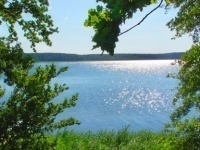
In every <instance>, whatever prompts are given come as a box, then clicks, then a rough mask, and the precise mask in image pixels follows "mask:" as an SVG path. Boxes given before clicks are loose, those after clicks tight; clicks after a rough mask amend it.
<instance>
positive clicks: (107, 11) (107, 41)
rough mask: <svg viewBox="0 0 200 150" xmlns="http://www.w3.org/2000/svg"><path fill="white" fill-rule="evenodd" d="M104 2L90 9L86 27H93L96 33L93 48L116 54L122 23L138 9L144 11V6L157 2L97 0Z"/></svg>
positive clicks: (151, 0) (150, 0) (146, 0)
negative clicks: (102, 4)
mask: <svg viewBox="0 0 200 150" xmlns="http://www.w3.org/2000/svg"><path fill="white" fill-rule="evenodd" d="M97 2H102V3H104V6H101V5H98V6H97V7H96V9H90V10H89V11H88V19H87V20H85V23H84V25H85V26H86V27H93V29H94V31H95V35H94V36H93V37H92V41H93V42H95V45H94V46H93V49H95V48H98V47H100V48H101V50H102V51H103V52H104V51H107V52H108V53H109V54H110V55H113V54H114V49H115V46H116V44H115V43H116V42H117V41H118V36H119V34H120V27H119V26H120V25H121V24H122V23H125V21H126V19H130V18H132V17H133V13H135V12H136V11H137V10H140V11H142V10H143V8H144V7H146V6H148V5H150V4H152V3H155V1H154V0H140V1H133V0H126V1H124V0H117V1H116V0H97Z"/></svg>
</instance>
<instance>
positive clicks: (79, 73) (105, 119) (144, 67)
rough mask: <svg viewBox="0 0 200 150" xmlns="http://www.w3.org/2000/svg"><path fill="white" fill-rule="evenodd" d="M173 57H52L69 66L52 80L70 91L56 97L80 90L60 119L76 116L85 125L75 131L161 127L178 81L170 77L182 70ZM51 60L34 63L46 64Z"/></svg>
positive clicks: (165, 119)
mask: <svg viewBox="0 0 200 150" xmlns="http://www.w3.org/2000/svg"><path fill="white" fill-rule="evenodd" d="M172 62H173V60H148V61H93V62H92V61H91V62H54V63H55V64H56V65H57V66H58V67H62V66H68V67H69V69H68V71H67V72H65V73H63V74H61V75H60V76H58V77H57V78H55V79H53V83H54V82H57V83H59V84H64V83H66V84H67V86H68V87H69V90H67V91H66V92H64V93H62V94H61V95H59V96H58V97H56V98H55V101H57V102H58V101H62V100H63V99H64V98H65V97H68V98H69V97H70V96H72V95H73V94H75V93H79V100H78V101H77V105H76V106H75V107H74V108H70V109H68V110H66V111H65V112H63V113H62V114H60V115H59V116H58V117H57V120H60V119H64V118H68V117H75V118H76V119H78V120H79V121H80V122H81V125H74V126H71V127H68V128H67V129H69V130H71V129H73V130H74V131H77V132H79V131H83V132H85V131H88V130H90V131H98V130H119V129H122V128H123V127H125V126H127V125H129V126H130V127H129V129H131V130H134V131H138V130H143V129H148V130H153V131H159V130H162V129H163V127H164V124H165V123H167V122H169V121H170V119H169V116H170V114H171V112H172V111H173V107H172V99H173V97H174V93H175V91H174V90H173V89H174V88H175V87H176V85H177V83H178V81H177V80H175V79H172V78H166V76H167V74H168V73H176V72H178V69H179V67H178V66H172V65H171V63H172ZM46 64H51V63H50V62H39V63H37V64H36V66H38V65H42V66H45V65H46Z"/></svg>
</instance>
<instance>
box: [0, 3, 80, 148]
mask: <svg viewBox="0 0 200 150" xmlns="http://www.w3.org/2000/svg"><path fill="white" fill-rule="evenodd" d="M48 5H49V4H48V0H39V1H38V0H31V1H27V0H9V1H8V0H2V1H0V25H1V26H2V27H3V26H4V25H5V24H6V26H4V27H7V31H3V30H2V33H1V37H0V74H1V75H2V74H3V75H4V77H3V78H4V81H5V83H6V84H8V85H9V86H12V87H13V91H12V93H11V95H10V97H9V98H8V99H5V97H3V96H4V94H5V92H6V90H5V89H2V87H0V97H3V99H1V101H0V149H53V148H55V145H56V139H55V140H53V141H49V140H48V136H47V135H46V133H48V132H53V131H54V130H56V129H60V128H62V127H66V126H68V125H73V124H78V123H79V122H78V121H77V120H76V119H74V118H68V119H64V120H61V121H59V122H55V117H56V116H57V115H58V114H60V113H61V112H63V111H64V110H65V109H66V108H69V107H73V106H75V101H76V100H77V95H74V96H72V98H70V99H67V98H66V99H64V100H63V102H61V103H54V101H53V100H54V99H55V98H56V96H58V95H59V94H60V93H62V92H64V91H65V90H67V89H68V87H67V86H66V85H65V84H63V85H58V84H54V85H52V84H51V80H52V79H53V78H55V77H57V76H58V75H59V74H60V73H62V72H64V71H66V70H67V67H63V68H60V69H56V66H55V65H53V64H52V65H49V66H46V67H41V66H39V67H37V68H36V69H35V72H33V73H32V71H31V72H30V69H33V65H34V60H33V59H32V58H31V57H29V56H24V50H23V48H22V46H21V43H20V41H19V40H18V38H19V36H18V34H19V32H20V31H19V27H21V29H22V30H21V32H23V33H24V37H26V38H27V39H28V40H29V41H30V46H31V48H32V49H33V50H34V51H36V44H37V43H40V42H45V43H46V44H47V45H49V46H51V44H52V43H51V41H50V39H49V36H50V35H51V34H53V33H55V32H57V28H54V25H53V21H52V20H51V17H50V16H49V15H48V14H47V11H48ZM21 32H20V33H21Z"/></svg>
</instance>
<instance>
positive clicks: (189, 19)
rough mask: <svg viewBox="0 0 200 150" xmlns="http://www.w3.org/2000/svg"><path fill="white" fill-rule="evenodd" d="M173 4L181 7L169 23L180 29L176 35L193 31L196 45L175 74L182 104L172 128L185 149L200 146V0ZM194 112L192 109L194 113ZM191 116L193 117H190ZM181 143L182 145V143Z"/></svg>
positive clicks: (179, 0) (176, 100)
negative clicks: (181, 138) (180, 138)
mask: <svg viewBox="0 0 200 150" xmlns="http://www.w3.org/2000/svg"><path fill="white" fill-rule="evenodd" d="M169 2H170V5H172V6H174V7H175V8H177V7H178V8H179V12H178V14H177V16H176V17H175V18H174V19H172V20H171V21H170V22H169V23H168V24H167V25H168V26H169V28H170V29H171V30H175V31H176V35H175V36H176V37H180V36H182V35H184V34H186V33H189V34H190V35H191V36H192V38H193V42H194V45H193V46H192V47H191V48H190V50H188V51H187V52H186V53H185V54H184V56H183V57H182V59H181V60H180V61H179V65H180V66H181V69H180V71H179V72H178V74H177V75H176V76H175V77H176V78H177V79H179V81H180V82H179V84H178V86H177V93H176V96H175V98H174V100H173V103H174V105H175V104H179V106H178V107H177V108H176V109H175V111H174V112H173V113H172V115H171V120H172V124H171V125H167V128H166V129H168V130H169V129H171V128H173V130H174V131H175V132H176V134H178V135H179V136H180V137H184V138H183V140H182V141H181V142H180V143H181V144H180V145H182V146H183V147H185V148H184V149H199V145H200V86H199V85H200V43H199V31H200V21H199V20H200V9H199V8H200V1H199V0H189V1H184V0H170V1H169ZM190 112H192V113H190ZM189 118H190V119H189ZM180 145H179V147H180Z"/></svg>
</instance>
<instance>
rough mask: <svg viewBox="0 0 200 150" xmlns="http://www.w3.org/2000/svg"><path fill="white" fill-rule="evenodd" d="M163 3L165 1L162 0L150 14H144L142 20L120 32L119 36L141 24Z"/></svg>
mask: <svg viewBox="0 0 200 150" xmlns="http://www.w3.org/2000/svg"><path fill="white" fill-rule="evenodd" d="M162 3H163V0H161V2H160V3H159V5H158V6H157V7H156V8H154V9H153V10H152V11H150V12H149V13H148V14H146V16H144V18H142V20H141V21H140V22H138V23H137V24H136V25H134V26H132V27H131V28H129V29H128V30H126V31H124V32H122V33H120V34H119V36H120V35H122V34H124V33H126V32H128V31H130V30H132V29H133V28H135V27H137V26H138V25H140V24H141V23H142V22H143V21H144V20H145V19H146V18H147V17H148V16H149V15H150V14H151V13H152V12H154V11H155V10H156V9H158V8H159V7H160V6H161V5H162Z"/></svg>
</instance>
